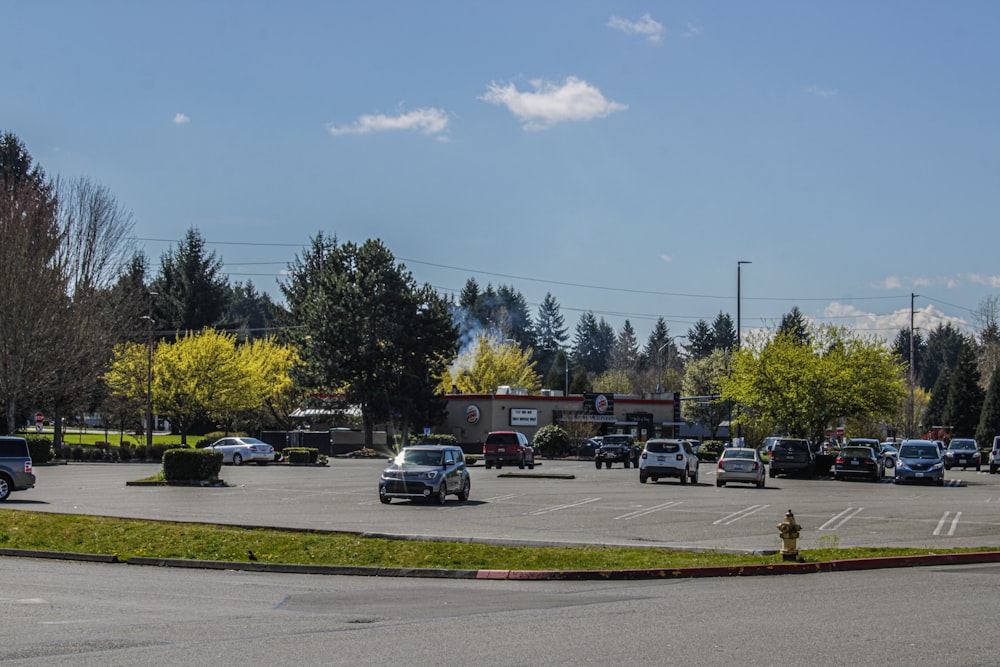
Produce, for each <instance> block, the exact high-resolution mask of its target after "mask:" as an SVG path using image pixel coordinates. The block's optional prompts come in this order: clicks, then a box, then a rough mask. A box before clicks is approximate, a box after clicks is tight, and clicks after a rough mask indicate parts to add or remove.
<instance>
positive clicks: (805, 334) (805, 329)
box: [778, 306, 809, 345]
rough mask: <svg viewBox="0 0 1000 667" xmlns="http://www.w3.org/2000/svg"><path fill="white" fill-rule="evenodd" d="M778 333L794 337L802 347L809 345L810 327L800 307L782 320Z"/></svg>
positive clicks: (788, 313)
mask: <svg viewBox="0 0 1000 667" xmlns="http://www.w3.org/2000/svg"><path fill="white" fill-rule="evenodd" d="M778 332H779V333H783V334H786V335H788V336H791V337H792V340H796V341H798V342H799V343H800V344H802V345H808V344H809V326H808V325H807V324H806V319H805V317H804V316H803V315H802V311H801V310H799V307H798V306H794V307H793V308H792V309H791V310H790V311H789V312H787V313H785V315H784V316H783V317H782V318H781V324H780V325H779V326H778Z"/></svg>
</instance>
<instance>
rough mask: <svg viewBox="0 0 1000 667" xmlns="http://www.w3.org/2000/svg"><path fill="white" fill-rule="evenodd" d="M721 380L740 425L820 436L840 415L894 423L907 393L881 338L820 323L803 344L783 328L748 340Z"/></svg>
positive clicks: (899, 368) (900, 372)
mask: <svg viewBox="0 0 1000 667" xmlns="http://www.w3.org/2000/svg"><path fill="white" fill-rule="evenodd" d="M749 342H750V344H748V345H744V346H743V347H742V348H740V349H739V350H737V351H736V352H735V353H734V355H733V362H732V370H731V372H730V373H729V374H728V375H725V376H724V377H723V378H722V381H721V383H720V393H721V394H722V398H723V399H724V400H732V401H734V402H735V404H736V405H738V406H739V409H740V412H741V416H740V417H739V418H738V419H739V420H740V421H741V422H744V423H745V422H747V421H748V420H752V419H754V418H756V419H765V420H769V421H771V422H772V424H773V425H774V426H775V427H777V428H779V429H781V430H782V432H785V433H788V434H789V435H796V436H800V437H808V438H813V439H814V440H816V441H820V440H821V439H822V438H823V433H824V431H825V429H826V427H828V426H830V425H831V424H833V423H835V422H839V420H840V419H842V418H844V417H849V416H850V417H863V416H868V417H873V418H876V419H879V420H892V419H893V417H894V414H895V412H896V408H897V406H898V404H899V401H900V400H902V398H903V397H904V395H905V385H904V382H903V368H902V366H901V364H900V362H899V361H898V359H897V358H896V357H895V355H894V354H893V353H892V351H891V350H890V349H889V348H888V347H887V346H886V345H885V344H884V343H882V342H880V341H878V340H876V339H874V338H861V337H858V336H855V335H853V334H851V333H850V332H849V331H847V330H846V329H843V328H838V327H832V326H824V327H819V328H818V329H817V330H816V331H815V332H813V333H812V335H811V336H810V339H809V340H808V341H802V340H799V339H797V338H796V337H794V336H792V335H789V334H787V333H781V332H779V333H777V334H776V335H774V336H773V337H770V338H762V337H752V338H751V340H750V341H749Z"/></svg>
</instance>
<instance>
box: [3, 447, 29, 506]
mask: <svg viewBox="0 0 1000 667" xmlns="http://www.w3.org/2000/svg"><path fill="white" fill-rule="evenodd" d="M34 486H35V475H34V473H33V472H31V454H30V453H28V441H27V440H25V439H24V438H14V437H10V436H0V501H4V500H7V498H8V497H9V496H10V493H11V491H24V490H25V489H30V488H32V487H34Z"/></svg>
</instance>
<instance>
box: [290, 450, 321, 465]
mask: <svg viewBox="0 0 1000 667" xmlns="http://www.w3.org/2000/svg"><path fill="white" fill-rule="evenodd" d="M282 453H283V454H284V455H285V460H286V461H288V462H289V463H292V464H295V463H298V464H303V463H316V462H317V461H318V460H319V450H318V449H316V448H315V447H286V448H285V449H284V451H283V452H282Z"/></svg>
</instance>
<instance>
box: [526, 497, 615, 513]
mask: <svg viewBox="0 0 1000 667" xmlns="http://www.w3.org/2000/svg"><path fill="white" fill-rule="evenodd" d="M598 500H600V498H584V499H583V500H579V501H577V502H575V503H567V504H565V505H555V506H553V507H545V508H542V509H540V510H535V511H534V512H529V513H528V515H529V516H538V515H539V514H548V513H549V512H558V511H559V510H565V509H570V508H571V507H580V506H581V505H586V504H588V503H596V502H597V501H598Z"/></svg>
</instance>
